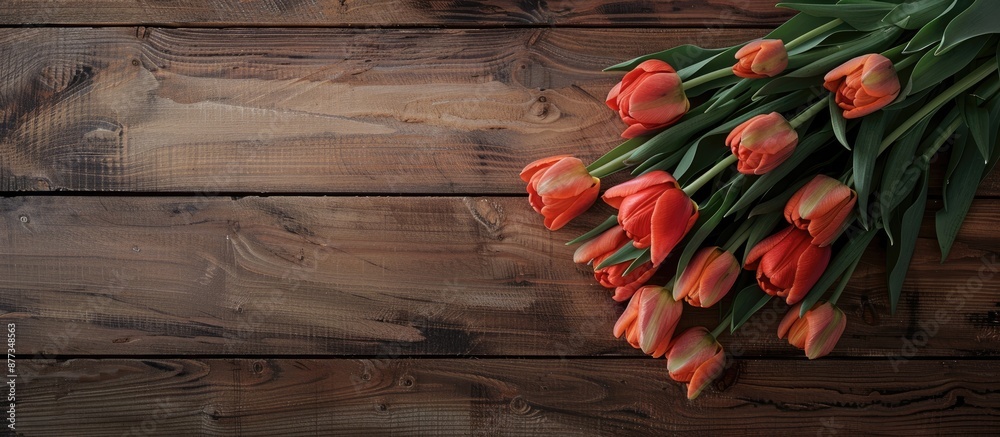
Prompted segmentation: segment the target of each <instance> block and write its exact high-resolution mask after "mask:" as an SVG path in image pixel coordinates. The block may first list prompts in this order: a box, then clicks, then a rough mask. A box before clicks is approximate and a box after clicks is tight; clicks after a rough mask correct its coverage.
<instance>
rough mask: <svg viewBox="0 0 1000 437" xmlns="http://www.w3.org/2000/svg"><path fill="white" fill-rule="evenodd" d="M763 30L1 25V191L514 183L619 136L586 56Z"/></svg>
mask: <svg viewBox="0 0 1000 437" xmlns="http://www.w3.org/2000/svg"><path fill="white" fill-rule="evenodd" d="M763 33H764V32H763V31H761V30H711V31H679V30H638V29H636V30H628V29H625V30H611V29H554V30H550V29H506V30H344V29H310V30H295V29H223V30H217V29H160V28H141V29H138V30H137V29H134V28H103V29H91V28H71V29H67V28H40V29H37V28H36V29H23V28H22V29H0V47H2V50H0V65H4V66H7V67H8V68H4V69H3V70H2V71H0V191H21V190H58V189H68V190H96V191H140V192H150V191H183V192H192V191H198V192H204V193H208V194H212V193H218V192H221V191H230V192H232V191H236V192H275V191H277V192H340V193H345V192H351V193H359V192H360V193H407V192H408V193H430V194H435V193H474V194H478V193H523V192H524V187H523V184H522V183H521V181H520V179H518V177H517V174H518V172H519V171H520V170H521V168H522V167H523V166H524V165H525V164H526V163H527V162H530V161H531V160H534V159H537V158H541V157H543V156H550V155H553V154H558V153H566V152H571V153H574V154H577V155H579V156H581V157H582V158H583V159H594V158H596V157H598V156H600V155H601V154H602V153H604V152H605V151H607V150H609V149H610V148H611V147H613V146H614V145H617V144H618V143H620V138H618V135H619V132H620V128H621V126H620V125H621V122H620V121H618V120H616V116H615V114H614V113H613V112H612V111H611V110H609V109H608V108H607V107H606V106H605V105H604V103H603V100H604V96H605V95H606V93H607V91H608V90H609V89H610V88H611V87H612V86H613V84H614V83H615V82H616V81H617V80H618V78H619V77H620V74H613V73H602V72H600V69H601V68H603V67H604V66H607V65H610V64H612V63H615V62H618V61H621V60H624V59H628V58H631V57H633V56H637V55H640V54H643V53H646V52H648V51H650V50H656V49H659V48H665V47H669V46H674V45H678V44H682V43H691V42H699V43H703V44H705V45H709V46H715V45H722V44H727V45H728V44H735V43H738V42H741V41H745V40H748V39H751V38H754V37H758V36H760V35H762V34H763Z"/></svg>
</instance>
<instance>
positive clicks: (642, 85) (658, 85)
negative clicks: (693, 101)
mask: <svg viewBox="0 0 1000 437" xmlns="http://www.w3.org/2000/svg"><path fill="white" fill-rule="evenodd" d="M606 103H607V104H608V107H610V108H611V109H614V110H615V111H618V115H619V116H620V117H621V119H622V121H624V122H625V124H627V125H628V128H627V129H625V132H622V137H623V138H635V137H638V136H643V135H648V134H651V133H653V132H656V131H657V130H660V129H663V128H665V127H667V126H670V125H672V124H674V123H675V122H677V120H678V119H680V118H681V117H682V116H683V115H684V114H685V113H687V111H688V108H689V107H690V103H689V102H688V99H687V96H686V95H685V94H684V87H683V85H682V84H681V77H680V76H679V75H678V74H677V72H676V71H674V68H673V67H671V66H670V64H668V63H666V62H663V61H660V60H656V59H650V60H648V61H645V62H643V63H641V64H639V65H638V66H637V67H635V69H634V70H632V71H630V72H629V73H628V74H626V75H625V77H623V78H622V81H621V82H619V83H618V85H615V87H614V88H612V89H611V92H610V93H608V98H607V100H606Z"/></svg>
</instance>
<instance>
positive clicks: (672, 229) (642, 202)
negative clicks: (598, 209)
mask: <svg viewBox="0 0 1000 437" xmlns="http://www.w3.org/2000/svg"><path fill="white" fill-rule="evenodd" d="M604 201H605V202H607V204H608V205H611V206H612V207H615V208H618V223H619V224H621V226H622V228H623V229H625V232H626V233H627V234H628V236H629V238H631V239H632V241H633V242H634V244H635V247H637V248H639V249H644V248H647V247H649V248H650V254H651V256H652V260H653V264H654V265H657V266H658V265H660V263H662V262H663V260H664V259H666V258H667V255H669V254H670V251H671V250H673V249H674V246H676V245H677V243H679V242H680V241H681V239H682V238H684V235H685V234H687V233H688V231H690V230H691V227H692V226H694V223H695V221H697V220H698V204H696V203H694V201H693V200H691V198H689V197H688V196H687V194H685V193H684V190H682V189H681V188H680V186H679V185H678V184H677V181H676V180H675V179H674V177H673V176H671V175H670V173H667V172H665V171H660V170H657V171H651V172H649V173H646V174H644V175H642V176H639V177H637V178H635V179H632V180H631V181H628V182H625V183H622V184H619V185H617V186H615V187H612V188H611V189H609V190H608V191H606V192H605V193H604Z"/></svg>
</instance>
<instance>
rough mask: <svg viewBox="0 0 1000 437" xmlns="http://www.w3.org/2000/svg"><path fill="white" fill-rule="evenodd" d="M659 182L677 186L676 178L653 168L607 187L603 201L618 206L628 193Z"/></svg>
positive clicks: (630, 193) (633, 192)
mask: <svg viewBox="0 0 1000 437" xmlns="http://www.w3.org/2000/svg"><path fill="white" fill-rule="evenodd" d="M660 184H672V185H673V186H675V187H676V186H677V180H676V179H674V177H673V176H671V175H670V173H667V172H665V171H662V170H655V171H651V172H648V173H644V174H642V175H640V176H639V177H637V178H635V179H632V180H630V181H627V182H622V183H620V184H618V185H615V186H613V187H611V188H609V189H608V190H607V191H605V192H604V197H603V198H604V201H605V202H606V203H607V204H608V205H611V206H612V207H614V208H619V206H620V205H621V202H622V199H624V198H626V197H628V196H629V195H632V194H635V193H637V192H639V191H642V190H644V189H646V188H649V187H652V186H656V185H660Z"/></svg>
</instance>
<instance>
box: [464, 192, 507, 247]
mask: <svg viewBox="0 0 1000 437" xmlns="http://www.w3.org/2000/svg"><path fill="white" fill-rule="evenodd" d="M465 206H466V207H468V208H469V212H471V213H472V217H473V218H474V219H476V221H477V222H478V223H479V224H480V225H482V227H483V228H485V229H486V232H487V234H488V235H489V236H490V238H492V239H495V240H502V239H503V234H501V231H502V230H503V222H504V212H503V207H502V206H500V205H499V204H497V203H496V202H494V201H492V200H490V199H470V198H466V199H465Z"/></svg>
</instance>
